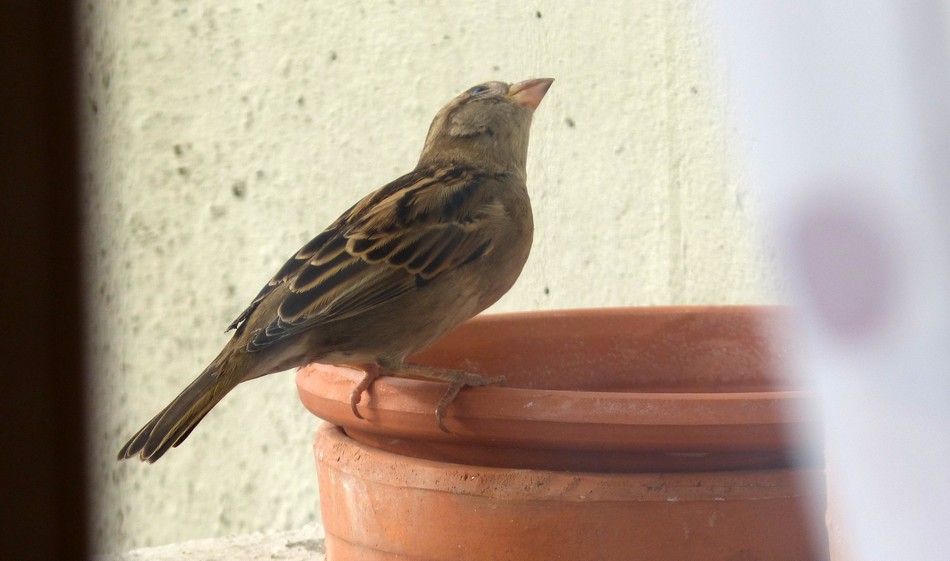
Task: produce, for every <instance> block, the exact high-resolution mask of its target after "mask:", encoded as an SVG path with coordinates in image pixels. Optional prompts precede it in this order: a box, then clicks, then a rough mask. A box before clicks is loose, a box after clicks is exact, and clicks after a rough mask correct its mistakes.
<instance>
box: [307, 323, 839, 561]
mask: <svg viewBox="0 0 950 561" xmlns="http://www.w3.org/2000/svg"><path fill="white" fill-rule="evenodd" d="M777 313H778V312H777V311H776V310H772V309H763V308H750V307H688V308H643V309H636V308H632V309H598V310H571V311H559V312H534V313H519V314H503V315H490V316H483V317H480V318H476V319H474V320H472V321H470V322H468V323H466V324H464V325H463V326H461V327H459V328H458V329H457V330H455V331H454V332H452V333H450V334H449V335H448V336H446V337H445V338H444V339H442V340H441V341H440V342H439V343H438V344H436V345H435V346H434V347H433V348H431V349H429V350H427V351H426V352H424V353H422V354H420V355H419V356H417V357H415V358H414V361H415V362H421V363H426V364H432V365H438V366H446V367H454V368H460V369H463V370H466V371H469V372H477V373H481V374H487V375H499V374H503V375H505V376H506V377H507V385H506V386H504V387H486V388H476V389H472V388H469V389H465V390H463V391H462V392H461V394H460V395H459V397H458V398H457V399H456V400H455V402H453V403H452V405H451V406H450V407H449V411H448V415H447V417H446V423H445V424H446V426H447V427H448V428H449V430H451V431H452V432H451V433H450V434H447V433H443V432H441V431H440V430H439V429H438V428H437V426H436V423H435V418H434V413H433V409H434V406H435V403H436V402H437V401H438V399H439V397H440V396H441V394H442V392H443V391H444V385H440V384H438V383H434V382H427V381H417V380H405V379H396V378H383V379H380V380H378V381H377V382H376V383H375V384H374V385H373V387H372V389H371V391H370V392H369V394H368V395H366V396H364V398H363V402H362V403H361V405H360V411H361V413H362V414H363V415H364V417H365V420H361V419H358V418H356V417H355V416H354V415H353V414H352V412H351V411H350V406H349V394H350V391H351V390H352V388H353V386H354V385H355V384H356V383H357V382H358V381H359V379H360V377H361V373H359V372H355V371H353V370H349V369H346V368H336V367H330V366H324V365H316V364H315V365H311V366H308V367H306V368H304V369H301V370H300V372H299V373H298V377H297V385H298V389H299V392H300V397H301V400H302V401H303V403H304V405H306V407H307V408H308V409H309V410H310V411H312V412H313V413H314V414H316V415H317V416H319V417H322V418H323V419H326V420H328V421H330V422H331V423H333V424H334V425H337V426H338V427H340V428H337V427H333V426H329V425H326V426H324V427H323V428H321V430H320V431H319V432H318V435H317V439H316V442H315V445H314V447H315V454H316V458H317V464H318V473H319V482H320V493H321V505H322V512H323V523H324V527H325V529H326V534H327V537H326V545H327V555H328V559H329V561H348V560H362V561H376V560H379V561H382V560H387V561H390V560H396V559H425V560H432V561H435V560H442V559H445V560H448V559H452V560H456V561H459V560H468V559H471V560H479V561H486V560H495V559H498V560H502V559H504V560H507V559H511V560H518V561H532V560H542V559H543V560H551V559H568V560H584V559H597V560H614V559H616V560H625V561H626V560H638V559H642V560H649V561H665V560H670V561H673V560H676V561H681V560H683V559H698V560H703V561H717V560H723V561H726V560H729V561H754V560H760V559H761V560H769V561H773V560H775V561H778V560H789V561H791V560H810V559H822V558H824V555H825V554H824V552H825V551H826V545H825V538H824V536H820V535H817V536H816V535H814V534H810V530H812V526H811V525H810V523H809V521H808V517H807V514H808V513H811V512H821V509H822V505H810V504H809V503H807V501H806V497H805V491H804V489H805V486H804V480H805V479H806V478H809V477H813V476H814V475H815V470H816V469H818V467H812V466H802V465H799V464H798V463H797V459H798V458H799V455H798V453H797V452H798V450H797V447H796V440H795V438H794V435H795V433H796V432H797V430H796V429H799V428H801V427H800V426H798V425H802V424H803V423H804V422H805V419H804V418H803V417H802V416H801V413H800V412H799V411H800V407H799V406H800V405H802V402H803V401H804V400H806V399H808V396H807V395H805V394H804V393H803V392H801V391H799V390H796V389H795V388H794V387H791V386H790V385H789V384H788V383H787V382H786V381H783V380H782V379H781V378H779V377H777V376H776V375H775V374H774V368H773V364H772V362H773V359H774V358H775V357H774V353H773V352H772V351H771V349H770V347H769V344H768V341H767V333H766V330H765V327H766V326H767V324H768V323H770V322H771V321H773V320H774V319H776V318H775V316H776V314H777Z"/></svg>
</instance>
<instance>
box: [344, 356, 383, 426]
mask: <svg viewBox="0 0 950 561" xmlns="http://www.w3.org/2000/svg"><path fill="white" fill-rule="evenodd" d="M380 376H381V374H380V372H379V369H378V368H375V367H371V368H367V369H366V370H365V374H364V375H363V379H362V380H360V383H359V384H356V387H355V388H353V391H351V392H350V409H352V410H353V415H355V416H356V418H357V419H365V417H363V415H362V414H361V413H360V410H359V409H358V408H357V407H356V406H357V405H359V403H360V401H362V400H363V392H365V391H366V390H368V389H369V387H370V386H372V385H373V382H375V381H376V378H379V377H380Z"/></svg>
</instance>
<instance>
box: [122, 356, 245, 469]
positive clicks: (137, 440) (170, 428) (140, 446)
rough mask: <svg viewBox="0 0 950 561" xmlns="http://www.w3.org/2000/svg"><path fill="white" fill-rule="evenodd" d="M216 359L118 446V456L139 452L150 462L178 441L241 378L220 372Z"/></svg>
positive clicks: (183, 437) (182, 438) (123, 456)
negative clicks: (120, 447)
mask: <svg viewBox="0 0 950 561" xmlns="http://www.w3.org/2000/svg"><path fill="white" fill-rule="evenodd" d="M221 366H222V365H221V364H220V362H219V361H218V360H215V361H214V362H213V363H211V365H210V366H208V368H206V369H205V371H204V372H202V373H201V375H200V376H198V377H197V378H196V379H195V381H194V382H192V383H191V384H189V385H188V387H187V388H185V389H184V391H182V392H181V393H180V394H178V397H176V398H175V399H174V400H172V402H171V403H169V404H168V405H167V406H166V407H165V408H164V409H162V410H161V411H159V412H158V414H157V415H155V416H154V417H153V418H152V420H151V421H149V422H148V423H146V425H145V426H144V427H142V428H141V429H140V430H139V431H138V432H137V433H135V436H133V437H132V438H131V439H129V441H128V442H127V443H126V444H125V446H123V447H122V449H121V450H119V454H118V459H120V460H125V459H128V458H133V457H135V456H139V457H140V458H141V459H142V460H143V461H146V462H149V463H152V462H154V461H156V460H158V459H159V458H161V457H162V455H164V454H165V452H168V450H170V449H171V448H173V447H175V446H178V445H179V444H181V443H182V442H183V441H184V440H185V439H186V438H187V437H188V435H189V434H191V431H192V430H194V428H195V426H196V425H197V424H198V423H199V422H200V421H201V420H202V419H203V418H204V416H205V415H207V414H208V412H209V411H211V408H212V407H214V406H215V405H217V403H218V402H219V401H221V398H223V397H224V396H225V395H226V394H227V393H228V392H229V391H231V390H232V389H233V388H234V387H235V386H236V385H237V384H238V382H239V381H240V379H238V380H235V379H234V376H227V375H222V374H223V372H222V368H221Z"/></svg>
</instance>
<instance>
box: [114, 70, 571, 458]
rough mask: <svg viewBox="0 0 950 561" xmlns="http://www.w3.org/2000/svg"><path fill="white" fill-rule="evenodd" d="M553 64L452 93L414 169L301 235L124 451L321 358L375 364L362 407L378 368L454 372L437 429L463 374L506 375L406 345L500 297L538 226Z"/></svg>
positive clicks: (176, 431)
mask: <svg viewBox="0 0 950 561" xmlns="http://www.w3.org/2000/svg"><path fill="white" fill-rule="evenodd" d="M553 82H554V79H553V78H535V79H530V80H525V81H522V82H518V83H515V84H508V83H505V82H500V81H491V82H486V83H483V84H479V85H476V86H474V87H471V88H469V89H467V90H465V91H464V92H462V93H461V94H459V95H458V96H457V97H455V98H454V99H452V100H451V101H450V102H449V103H448V104H446V105H445V106H444V107H442V109H441V110H439V112H438V113H437V114H436V116H435V118H434V119H433V120H432V123H431V125H430V126H429V130H428V133H427V135H426V138H425V142H424V143H423V148H422V153H421V155H420V156H419V161H418V163H417V164H416V167H415V168H414V169H413V170H412V171H410V172H409V173H407V174H405V175H403V176H401V177H399V178H398V179H396V180H394V181H392V182H390V183H388V184H386V185H384V186H383V187H381V188H379V189H377V190H376V191H373V192H372V193H370V194H369V195H367V196H365V197H364V198H363V199H362V200H360V201H359V202H357V203H356V204H355V205H353V206H352V207H350V208H349V210H347V211H346V212H344V213H343V214H342V215H341V216H340V217H339V218H337V219H336V220H335V221H334V222H333V223H332V224H330V226H329V227H327V228H326V229H325V230H324V231H323V232H321V233H320V234H318V235H317V236H316V237H314V238H313V239H312V240H310V241H309V242H308V243H306V244H305V245H304V246H303V247H301V248H300V250H299V251H297V253H295V254H294V255H293V256H292V257H291V258H290V259H289V260H287V262H286V263H285V264H284V265H283V266H282V267H281V268H280V270H278V271H277V273H276V274H275V275H274V276H273V278H271V279H270V281H269V282H268V283H267V284H266V285H265V286H264V288H263V289H261V291H260V292H259V293H258V294H257V296H256V297H255V298H254V299H253V300H252V301H251V303H250V305H249V306H248V307H247V308H246V309H245V310H244V311H243V312H241V314H240V315H239V316H238V317H237V319H235V320H234V322H232V323H231V325H230V326H229V327H228V329H227V331H232V330H233V331H234V334H233V336H232V338H231V339H230V340H229V341H228V343H227V344H226V345H225V346H224V348H223V349H222V350H221V352H220V354H218V356H217V357H216V358H215V359H214V360H213V361H211V363H210V364H209V365H208V367H207V368H205V370H204V371H203V372H202V373H201V374H200V375H199V376H198V377H197V378H196V379H195V380H194V381H193V382H192V383H191V384H189V385H188V386H187V387H186V388H185V389H184V390H183V391H182V392H181V393H180V394H179V395H178V396H177V397H176V398H175V399H174V400H172V402H171V403H169V404H168V405H167V406H166V407H165V408H164V409H162V410H161V411H159V412H158V414H156V415H155V416H154V417H153V418H152V419H151V420H150V421H149V422H148V423H147V424H146V425H145V426H144V427H142V428H141V429H140V430H139V431H138V432H137V433H135V435H134V436H133V437H132V438H131V439H129V441H128V442H127V443H126V444H125V446H123V447H122V448H121V450H120V451H119V453H118V459H119V460H125V459H130V458H134V457H138V458H139V459H141V460H142V461H145V462H148V463H152V462H155V461H156V460H158V459H159V458H161V457H162V456H163V455H164V454H165V453H166V452H168V451H169V450H170V449H171V448H173V447H176V446H178V445H180V444H181V443H182V442H183V441H184V440H185V439H186V438H187V437H188V435H189V434H191V432H192V430H194V428H195V426H197V425H198V423H199V422H200V421H201V420H202V419H203V418H204V417H205V415H207V414H208V412H209V411H211V409H212V408H213V407H214V406H215V405H216V404H217V403H218V402H219V401H220V400H221V399H222V398H223V397H224V396H225V395H226V394H227V393H228V392H229V391H231V390H232V389H234V388H235V387H236V386H237V385H238V384H239V383H241V382H245V381H248V380H253V379H255V378H259V377H261V376H264V375H266V374H271V373H275V372H280V371H284V370H289V369H292V368H295V367H301V366H305V365H307V364H310V363H313V362H319V363H323V364H331V365H338V366H349V367H352V368H357V369H360V370H362V371H363V372H364V375H363V378H362V379H361V381H360V382H359V383H358V384H357V385H356V387H355V388H354V389H353V391H352V393H351V394H350V406H351V408H352V410H353V414H354V415H356V416H357V417H360V418H362V415H361V414H360V412H359V407H358V405H359V403H360V401H361V397H362V395H363V393H364V392H365V391H367V390H368V389H369V388H370V386H371V385H372V383H373V382H374V381H375V380H376V379H378V378H379V377H380V376H398V377H409V378H422V379H428V380H435V381H440V382H445V383H446V384H447V385H448V386H447V389H446V391H445V393H444V395H443V396H442V398H441V399H440V400H439V402H438V403H437V404H436V407H435V417H436V423H437V425H438V427H439V428H440V429H442V430H443V431H446V432H448V430H447V429H446V427H445V424H444V417H445V413H446V409H447V407H448V406H449V404H450V403H451V402H452V400H453V399H455V397H456V395H458V393H459V391H460V390H461V389H462V388H464V387H479V386H485V385H489V384H500V383H503V382H504V377H502V376H497V377H485V376H481V375H478V374H474V373H469V372H465V371H461V370H452V369H442V368H435V367H430V366H424V365H417V364H410V363H408V362H407V357H409V356H410V355H412V354H413V353H415V352H418V351H420V350H422V349H424V348H426V347H428V346H429V345H431V344H432V343H434V342H435V341H436V340H438V339H439V338H440V337H441V336H442V335H443V334H445V333H446V332H447V331H449V330H451V329H452V328H453V327H455V326H456V325H458V324H460V323H462V322H463V321H465V320H467V319H469V318H471V317H473V316H475V315H476V314H478V313H479V312H481V311H482V310H484V309H485V308H487V307H489V306H490V305H492V304H493V303H495V302H496V301H497V300H498V299H499V298H501V296H502V295H504V294H505V293H506V292H507V291H508V290H509V289H510V288H511V287H512V285H513V284H514V283H515V281H516V279H517V278H518V276H519V275H520V274H521V271H522V268H523V267H524V264H525V262H526V261H527V259H528V254H529V252H530V250H531V243H532V238H533V232H534V221H533V217H532V211H531V203H530V199H529V196H528V191H527V186H526V180H527V173H526V166H525V163H526V160H527V154H528V137H529V130H530V126H531V121H532V116H533V114H534V112H535V110H536V109H537V108H538V105H539V104H540V103H541V100H542V98H543V97H544V96H545V94H546V93H547V91H548V89H549V88H550V87H551V84H552V83H553Z"/></svg>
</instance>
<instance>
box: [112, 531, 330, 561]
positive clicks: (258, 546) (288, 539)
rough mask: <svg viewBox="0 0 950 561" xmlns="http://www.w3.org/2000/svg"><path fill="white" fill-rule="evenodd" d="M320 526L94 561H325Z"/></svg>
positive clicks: (185, 544) (198, 542)
mask: <svg viewBox="0 0 950 561" xmlns="http://www.w3.org/2000/svg"><path fill="white" fill-rule="evenodd" d="M323 535H324V534H323V526H322V525H320V524H317V523H314V524H308V525H306V526H304V527H303V528H299V529H297V530H290V531H287V532H254V533H253V534H245V535H240V536H231V537H226V538H210V539H202V540H193V541H188V542H182V543H176V544H169V545H163V546H159V547H148V548H143V549H135V550H132V551H129V552H128V553H121V554H109V555H98V556H96V557H94V558H93V559H94V561H252V560H253V561H258V560H260V559H268V560H273V561H325V559H326V556H325V550H324V547H323Z"/></svg>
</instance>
